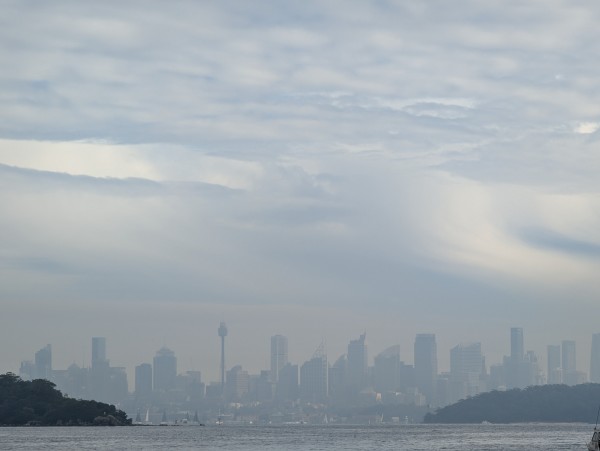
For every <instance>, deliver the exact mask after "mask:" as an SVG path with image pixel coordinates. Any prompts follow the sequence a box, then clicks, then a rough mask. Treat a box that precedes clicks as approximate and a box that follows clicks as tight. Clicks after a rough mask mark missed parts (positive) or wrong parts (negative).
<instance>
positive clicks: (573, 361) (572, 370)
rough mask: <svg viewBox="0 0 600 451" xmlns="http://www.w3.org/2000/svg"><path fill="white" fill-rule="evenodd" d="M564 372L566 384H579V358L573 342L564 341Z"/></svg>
mask: <svg viewBox="0 0 600 451" xmlns="http://www.w3.org/2000/svg"><path fill="white" fill-rule="evenodd" d="M562 372H563V382H564V383H565V384H567V385H575V384H577V356H576V345H575V342H574V341H573V340H563V342H562Z"/></svg>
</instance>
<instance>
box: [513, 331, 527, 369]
mask: <svg viewBox="0 0 600 451" xmlns="http://www.w3.org/2000/svg"><path fill="white" fill-rule="evenodd" d="M524 357H525V341H524V339H523V328H522V327H513V328H511V329H510V358H511V359H512V360H514V361H517V362H521V361H522V360H523V358H524Z"/></svg>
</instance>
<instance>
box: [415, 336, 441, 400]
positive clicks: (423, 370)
mask: <svg viewBox="0 0 600 451" xmlns="http://www.w3.org/2000/svg"><path fill="white" fill-rule="evenodd" d="M437 373H438V371H437V344H436V341H435V334H417V337H416V339H415V379H416V385H417V388H418V389H419V391H420V392H421V393H422V394H423V395H424V396H425V398H426V399H427V402H429V403H430V404H432V403H434V402H435V401H436V396H435V389H436V382H437V376H438V374H437Z"/></svg>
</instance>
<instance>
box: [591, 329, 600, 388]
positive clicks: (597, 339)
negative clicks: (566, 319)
mask: <svg viewBox="0 0 600 451" xmlns="http://www.w3.org/2000/svg"><path fill="white" fill-rule="evenodd" d="M590 382H595V383H600V333H598V334H594V335H592V357H591V360H590Z"/></svg>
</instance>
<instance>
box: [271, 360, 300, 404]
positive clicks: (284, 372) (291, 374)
mask: <svg viewBox="0 0 600 451" xmlns="http://www.w3.org/2000/svg"><path fill="white" fill-rule="evenodd" d="M275 398H276V399H277V400H278V401H295V400H296V399H298V365H292V364H291V363H287V364H286V365H285V366H284V367H283V368H281V369H280V370H279V380H278V381H277V386H276V390H275Z"/></svg>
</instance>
